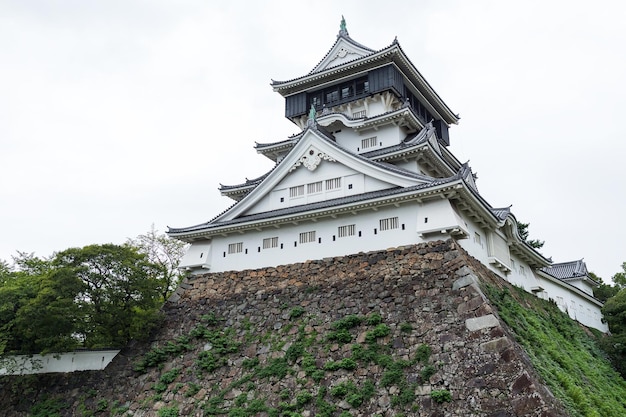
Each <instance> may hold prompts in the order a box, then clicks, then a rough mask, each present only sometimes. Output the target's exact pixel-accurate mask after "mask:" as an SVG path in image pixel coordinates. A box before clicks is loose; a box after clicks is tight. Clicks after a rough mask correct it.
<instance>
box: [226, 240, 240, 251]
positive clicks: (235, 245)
mask: <svg viewBox="0 0 626 417" xmlns="http://www.w3.org/2000/svg"><path fill="white" fill-rule="evenodd" d="M239 252H243V242H237V243H230V244H228V253H239Z"/></svg>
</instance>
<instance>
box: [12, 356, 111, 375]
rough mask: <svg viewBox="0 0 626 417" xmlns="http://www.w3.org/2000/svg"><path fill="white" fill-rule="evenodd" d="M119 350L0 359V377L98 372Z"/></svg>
mask: <svg viewBox="0 0 626 417" xmlns="http://www.w3.org/2000/svg"><path fill="white" fill-rule="evenodd" d="M119 352H120V351H119V350H90V351H78V352H65V353H50V354H47V355H15V356H7V357H4V358H0V375H26V374H45V373H51V372H74V371H97V370H102V369H104V368H106V366H107V365H108V364H109V363H111V361H112V360H113V358H114V357H115V356H116V355H117V354H118V353H119Z"/></svg>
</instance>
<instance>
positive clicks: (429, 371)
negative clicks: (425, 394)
mask: <svg viewBox="0 0 626 417" xmlns="http://www.w3.org/2000/svg"><path fill="white" fill-rule="evenodd" d="M436 372H437V368H435V367H434V366H432V365H426V366H425V367H424V368H423V369H422V371H421V372H420V376H421V377H422V381H424V382H425V381H428V380H429V379H430V377H431V376H433V375H435V373H436Z"/></svg>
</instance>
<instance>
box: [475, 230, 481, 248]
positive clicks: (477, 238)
mask: <svg viewBox="0 0 626 417" xmlns="http://www.w3.org/2000/svg"><path fill="white" fill-rule="evenodd" d="M474 243H476V244H477V245H480V246H482V245H483V240H482V238H481V237H480V235H479V234H478V233H476V232H474Z"/></svg>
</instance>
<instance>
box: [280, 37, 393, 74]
mask: <svg viewBox="0 0 626 417" xmlns="http://www.w3.org/2000/svg"><path fill="white" fill-rule="evenodd" d="M342 37H343V39H346V40H348V41H349V42H350V43H352V44H354V45H356V46H358V47H361V48H364V49H367V50H368V51H370V52H371V53H370V54H368V55H364V56H361V57H358V58H355V59H353V60H350V61H346V62H342V63H341V65H344V64H349V63H351V62H356V61H359V60H361V59H364V58H367V57H370V56H372V55H376V54H377V53H379V52H382V51H384V50H386V49H389V48H391V47H392V46H394V45H397V44H398V43H397V42H395V41H394V42H393V43H392V44H391V45H389V46H387V47H385V48H383V49H379V50H378V51H375V50H373V49H371V48H368V47H366V46H363V45H361V44H360V43H358V42H355V41H354V40H353V39H352V38H350V37H349V36H340V37H338V38H337V40H336V41H335V43H333V46H331V47H330V49H329V50H328V52H327V53H326V55H324V58H322V59H321V60H320V61H319V62H318V63H317V64H315V66H314V67H313V69H315V68H317V66H318V65H319V64H321V63H322V61H324V60H325V59H326V57H327V56H328V54H329V53H330V52H331V51H332V50H333V48H334V47H335V45H336V44H337V42H339V39H340V38H342ZM398 46H399V45H398ZM324 71H326V70H322V71H317V72H314V71H313V70H311V71H310V72H309V73H308V74H306V75H302V76H300V77H296V78H292V79H290V80H284V81H276V80H272V83H271V85H273V86H279V85H281V84H287V83H290V82H293V81H297V80H299V79H302V78H307V77H310V76H311V75H313V74H318V73H320V72H324Z"/></svg>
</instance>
